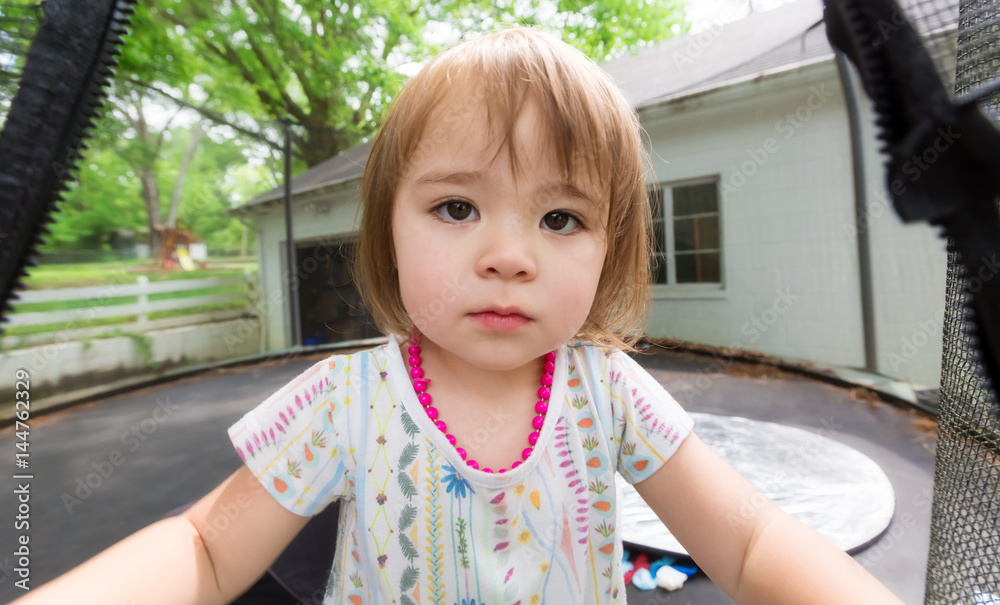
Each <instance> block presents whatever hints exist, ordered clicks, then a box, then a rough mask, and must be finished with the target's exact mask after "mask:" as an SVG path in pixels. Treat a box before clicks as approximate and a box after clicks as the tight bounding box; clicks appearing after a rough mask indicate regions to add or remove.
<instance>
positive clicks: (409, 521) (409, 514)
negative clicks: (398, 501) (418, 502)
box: [399, 504, 417, 531]
mask: <svg viewBox="0 0 1000 605" xmlns="http://www.w3.org/2000/svg"><path fill="white" fill-rule="evenodd" d="M416 518H417V508H416V507H415V506H413V505H412V504H407V505H406V506H404V507H403V511H402V512H401V513H399V531H406V530H408V529H410V526H411V525H413V521H414V520H415V519H416Z"/></svg>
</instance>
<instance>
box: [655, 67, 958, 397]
mask: <svg viewBox="0 0 1000 605" xmlns="http://www.w3.org/2000/svg"><path fill="white" fill-rule="evenodd" d="M789 116H797V117H793V118H792V119H789ZM643 118H644V120H643V121H644V124H645V128H646V131H647V133H648V137H649V140H650V141H652V145H651V155H652V164H653V171H654V172H655V180H657V181H659V182H663V183H671V182H675V181H683V180H686V179H694V178H701V177H705V176H710V175H717V176H718V177H719V179H720V192H721V194H720V195H721V198H720V208H721V230H722V234H721V235H722V246H723V258H722V272H723V277H722V279H723V286H722V289H721V290H720V289H718V288H715V289H708V290H706V289H705V288H704V287H702V286H700V285H699V286H698V287H697V288H695V287H692V285H684V284H682V285H679V286H658V287H657V289H656V293H655V295H654V299H655V300H654V305H653V311H652V313H651V319H650V325H649V328H648V331H647V333H648V334H649V335H650V336H654V337H660V336H670V337H673V338H678V339H682V340H688V341H693V342H699V343H705V344H711V345H720V346H740V347H743V348H747V349H751V350H755V351H760V352H764V353H770V354H774V355H779V356H783V357H791V358H801V359H806V360H814V361H818V362H823V363H829V364H834V365H842V366H849V367H863V366H864V363H865V359H864V341H863V328H862V318H861V294H860V285H859V277H858V251H857V243H856V236H855V235H854V232H853V229H852V228H853V226H854V225H855V224H856V221H855V217H854V194H853V181H852V177H851V147H850V136H849V129H848V122H847V113H846V108H845V104H844V98H843V95H842V92H841V88H840V85H839V80H838V78H837V73H836V69H835V67H834V65H833V63H832V61H830V62H826V63H821V64H818V65H813V66H809V67H806V68H803V69H800V70H797V71H795V72H790V73H788V74H783V75H778V76H774V77H771V78H768V79H764V80H758V81H756V82H750V83H745V84H739V85H736V86H733V87H730V88H728V89H725V90H723V91H719V92H718V93H711V94H709V95H702V96H700V97H697V98H693V99H688V100H685V101H679V102H675V103H672V104H670V105H668V106H666V107H662V108H658V109H655V110H650V111H646V112H644V116H643ZM864 119H865V120H866V121H867V120H870V119H871V116H870V113H866V114H864ZM866 133H867V135H868V138H869V139H870V138H871V137H872V136H873V135H872V134H871V129H870V127H869V128H868V129H867V130H866ZM867 143H868V147H869V150H868V155H867V158H866V159H867V164H868V168H867V170H868V174H867V178H868V182H869V191H870V192H871V193H870V196H871V198H872V199H870V203H871V204H873V205H875V206H880V205H881V206H884V202H880V201H879V199H880V198H879V197H877V196H876V193H877V194H878V195H880V196H883V197H882V198H881V199H885V198H884V186H883V185H882V182H883V174H882V168H881V159H880V158H879V157H878V156H877V155H876V153H875V149H876V146H875V142H874V140H868V141H867ZM651 180H654V179H651ZM876 210H878V208H876ZM881 210H882V211H883V212H881V216H880V218H877V219H875V220H874V221H873V222H872V224H871V238H872V259H871V262H872V273H873V281H874V283H873V288H874V305H875V323H876V330H875V332H876V344H877V347H878V349H877V351H878V370H879V371H880V372H882V373H884V374H887V375H890V376H894V377H897V378H901V379H905V380H908V381H913V382H917V383H921V384H925V385H930V386H937V385H938V383H939V381H940V351H941V341H940V333H941V328H940V324H939V323H938V324H937V328H936V330H935V329H931V328H932V326H931V325H930V324H928V323H927V322H926V321H925V323H924V324H923V326H924V328H928V330H927V331H928V338H927V342H926V344H925V345H924V346H923V347H917V348H916V350H911V349H906V352H907V353H908V354H910V355H911V357H910V358H908V359H907V358H905V357H904V356H903V342H902V338H903V337H904V336H907V337H910V338H911V341H912V336H913V334H914V332H916V331H920V332H923V331H924V329H922V328H921V326H920V324H919V323H918V322H920V321H921V320H929V321H931V322H933V321H934V314H935V311H936V310H938V309H940V308H941V306H942V302H943V298H944V294H943V292H944V267H945V262H946V260H945V255H944V249H943V242H941V241H940V240H938V239H937V236H936V235H935V232H934V230H933V229H931V228H929V227H927V226H925V225H907V226H903V225H902V224H901V222H900V221H899V219H898V218H897V217H896V216H895V213H894V211H890V210H891V209H890V208H884V207H882V208H881ZM782 293H784V296H782ZM795 297H797V298H795ZM783 299H784V300H783ZM755 320H756V321H757V322H759V325H758V326H755V325H754V323H753V322H754V321H755ZM918 340H920V342H923V339H918ZM890 353H895V354H896V355H898V356H899V357H896V358H894V360H895V361H896V363H895V367H893V365H892V364H890V363H889V360H890ZM900 359H904V360H905V363H900V362H899V360H900Z"/></svg>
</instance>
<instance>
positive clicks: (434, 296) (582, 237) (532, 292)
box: [392, 102, 608, 370]
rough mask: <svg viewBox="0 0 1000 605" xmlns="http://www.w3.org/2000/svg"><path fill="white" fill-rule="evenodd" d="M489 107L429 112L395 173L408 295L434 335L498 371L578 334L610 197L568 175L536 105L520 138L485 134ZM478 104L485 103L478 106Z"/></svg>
mask: <svg viewBox="0 0 1000 605" xmlns="http://www.w3.org/2000/svg"><path fill="white" fill-rule="evenodd" d="M477 106H481V104H474V103H468V102H466V103H464V104H463V103H459V102H453V103H449V104H446V105H442V106H439V107H438V108H437V109H436V110H435V111H434V112H433V113H432V114H431V116H430V118H429V121H428V124H427V125H426V128H425V130H424V132H425V134H424V138H423V139H422V140H421V142H420V144H419V145H418V146H417V151H416V153H414V156H413V158H412V159H411V161H410V164H409V165H408V166H407V169H406V172H405V173H404V174H403V176H402V178H401V179H400V181H399V186H398V188H397V190H396V197H395V202H394V206H393V215H392V226H393V241H394V244H395V256H396V264H397V268H398V269H399V285H400V291H401V294H402V298H403V304H404V306H405V307H406V310H407V312H408V313H409V315H410V317H411V318H412V319H413V323H414V325H416V327H417V328H418V329H419V330H420V331H421V332H422V333H423V334H424V335H425V336H426V338H429V339H430V340H431V341H433V343H435V344H436V345H437V346H439V347H442V348H444V349H445V350H447V351H449V352H450V353H452V354H454V355H456V356H458V357H460V358H461V359H463V360H465V361H466V362H468V363H470V364H472V365H474V366H476V367H479V368H482V369H492V370H510V369H515V368H518V367H520V366H522V365H523V364H525V363H528V362H529V361H532V360H533V359H535V358H537V357H538V356H540V355H542V354H544V353H545V352H547V351H550V350H552V349H555V348H557V347H558V346H560V345H562V344H564V343H565V342H566V341H567V340H569V339H570V338H572V337H573V336H574V335H575V334H576V333H577V332H578V331H579V329H580V327H581V326H582V325H583V323H584V321H585V320H586V318H587V316H588V314H589V313H590V308H591V305H592V304H593V302H594V296H595V294H596V292H597V284H598V281H599V279H600V277H601V268H602V267H603V264H604V255H605V251H606V234H605V229H606V223H607V218H608V217H607V213H608V205H607V203H606V202H605V201H604V200H603V198H602V197H601V194H600V192H599V191H597V190H595V189H594V188H592V187H587V188H585V189H583V190H581V189H578V188H577V187H575V186H573V185H571V184H570V183H568V182H567V181H566V179H565V178H564V177H563V175H562V173H561V171H560V169H559V168H558V163H557V161H556V158H555V155H554V152H553V151H552V150H551V149H550V147H549V145H548V144H547V143H546V142H545V141H543V140H542V137H543V136H544V135H543V133H544V132H546V129H545V128H544V127H543V126H544V125H543V124H542V123H541V121H540V116H539V113H538V110H537V107H536V105H535V104H534V103H533V102H531V103H528V104H526V105H525V106H524V108H523V110H522V112H521V115H520V116H519V118H518V121H517V123H516V125H515V130H514V145H515V146H516V148H517V154H518V160H519V163H520V166H521V167H522V168H523V170H522V172H521V173H520V174H519V175H518V178H517V182H516V184H515V180H514V174H513V165H512V163H511V158H510V155H509V154H508V152H507V151H506V150H503V151H501V154H500V155H499V156H498V157H497V159H496V161H495V162H493V163H492V164H491V163H490V160H491V158H492V157H493V155H494V154H495V153H496V150H497V144H496V143H494V142H491V141H488V140H487V136H486V135H487V128H486V122H485V111H480V110H479V109H478V107H477ZM470 107H477V108H476V109H470Z"/></svg>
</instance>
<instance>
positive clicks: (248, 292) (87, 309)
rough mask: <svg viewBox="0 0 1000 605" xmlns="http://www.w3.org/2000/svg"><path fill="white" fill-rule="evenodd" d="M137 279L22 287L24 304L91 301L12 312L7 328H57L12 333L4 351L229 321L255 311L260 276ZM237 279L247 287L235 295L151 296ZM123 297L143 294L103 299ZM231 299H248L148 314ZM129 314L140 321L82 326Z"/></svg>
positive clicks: (1, 344)
mask: <svg viewBox="0 0 1000 605" xmlns="http://www.w3.org/2000/svg"><path fill="white" fill-rule="evenodd" d="M136 282H137V283H135V284H117V285H107V286H86V287H82V288H58V289H51V290H27V291H23V292H18V297H19V299H20V300H19V301H18V302H21V303H39V302H55V301H75V300H81V301H91V304H87V305H86V306H81V307H80V308H76V309H61V310H57V311H39V312H27V313H12V314H10V315H8V322H7V323H6V325H5V327H11V328H15V327H20V326H37V325H48V324H52V326H53V328H52V331H50V332H44V333H38V334H25V335H20V336H7V337H4V338H2V339H0V347H2V348H3V349H4V350H8V349H15V348H21V347H30V346H38V345H43V344H48V343H52V342H58V341H66V340H79V339H81V338H93V337H98V336H100V335H101V334H105V333H108V332H111V331H114V330H116V329H117V330H121V331H126V332H148V331H151V330H162V329H165V328H174V327H179V326H187V325H192V324H200V323H207V322H215V321H225V320H228V319H235V318H237V317H241V316H243V315H245V314H247V313H248V312H249V313H253V310H252V309H253V304H254V302H255V301H256V298H257V296H256V290H257V281H256V278H255V277H254V276H253V274H252V273H250V271H246V272H244V274H243V275H242V276H232V277H208V278H203V279H184V280H171V281H161V282H150V281H149V279H148V278H147V277H146V276H144V275H140V276H138V277H137V279H136ZM236 284H242V285H244V287H245V289H244V291H243V292H234V293H230V294H210V295H205V296H190V297H186V298H172V299H167V300H157V301H150V300H149V295H150V294H160V293H164V292H183V291H188V290H201V289H204V288H213V287H217V286H231V285H236ZM124 296H136V297H138V301H137V302H135V303H130V304H101V303H102V302H104V303H106V301H108V300H109V299H113V298H118V297H124ZM231 302H245V303H246V304H245V305H244V306H243V307H241V308H237V309H225V310H220V311H210V312H205V313H192V314H188V315H178V316H175V317H167V318H163V319H154V320H150V319H148V316H149V314H150V313H155V312H158V311H173V310H176V309H188V308H193V307H200V306H203V305H214V304H220V303H231ZM127 316H136V317H137V320H136V321H132V322H126V323H118V324H111V325H102V326H94V327H86V328H85V327H80V324H81V323H82V322H84V321H87V320H91V319H103V318H109V317H127Z"/></svg>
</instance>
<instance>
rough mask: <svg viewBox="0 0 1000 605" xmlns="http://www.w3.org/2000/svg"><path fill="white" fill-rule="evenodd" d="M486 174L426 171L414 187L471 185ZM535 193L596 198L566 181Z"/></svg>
mask: <svg viewBox="0 0 1000 605" xmlns="http://www.w3.org/2000/svg"><path fill="white" fill-rule="evenodd" d="M486 180H487V179H486V175H485V173H484V172H482V171H481V170H463V171H458V172H428V173H426V174H424V175H423V176H421V177H420V178H419V179H417V180H416V181H415V182H414V184H413V185H414V187H422V186H425V185H437V184H442V183H443V184H450V185H472V184H477V183H484V182H486ZM536 193H540V194H546V193H547V194H551V195H556V196H561V197H571V198H576V199H578V200H581V201H584V202H588V203H591V204H595V203H596V200H594V198H592V197H590V196H589V195H587V194H586V193H584V192H583V191H582V190H580V189H579V188H578V187H577V186H575V185H573V184H572V183H568V182H566V181H551V182H548V183H545V184H544V185H542V186H541V187H539V188H538V190H537V191H536Z"/></svg>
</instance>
